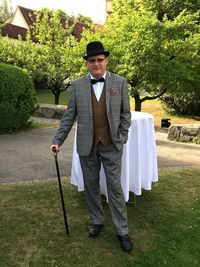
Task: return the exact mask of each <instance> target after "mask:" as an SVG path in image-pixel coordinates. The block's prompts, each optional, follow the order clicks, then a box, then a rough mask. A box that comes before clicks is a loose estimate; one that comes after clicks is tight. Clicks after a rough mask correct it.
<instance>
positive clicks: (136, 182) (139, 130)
mask: <svg viewBox="0 0 200 267" xmlns="http://www.w3.org/2000/svg"><path fill="white" fill-rule="evenodd" d="M75 135H76V133H75ZM100 177H101V178H100V187H101V192H102V194H104V195H107V188H106V181H105V174H104V170H103V168H101V173H100ZM157 181H158V169H157V155H156V143H155V134H154V118H153V115H152V114H149V113H145V112H136V111H134V112H132V113H131V127H130V129H129V138H128V141H127V143H126V144H125V145H124V148H123V155H122V171H121V185H122V189H123V192H124V196H125V200H126V201H128V199H129V191H131V192H133V193H134V194H136V195H141V194H142V189H146V190H151V186H152V182H157ZM71 183H72V184H74V185H76V186H77V187H78V191H84V184H83V175H82V170H81V167H80V161H79V157H78V154H77V152H76V136H75V142H74V149H73V159H72V170H71Z"/></svg>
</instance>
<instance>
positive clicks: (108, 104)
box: [106, 71, 112, 115]
mask: <svg viewBox="0 0 200 267" xmlns="http://www.w3.org/2000/svg"><path fill="white" fill-rule="evenodd" d="M111 85H112V80H111V76H110V72H109V71H107V72H106V109H107V115H108V113H109V107H110V88H112V87H111Z"/></svg>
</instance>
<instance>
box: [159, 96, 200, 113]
mask: <svg viewBox="0 0 200 267" xmlns="http://www.w3.org/2000/svg"><path fill="white" fill-rule="evenodd" d="M161 101H162V103H163V104H164V108H165V110H167V111H168V112H170V113H174V114H177V115H192V116H200V92H199V91H196V92H187V93H186V92H182V94H176V93H172V94H166V95H164V96H162V97H161Z"/></svg>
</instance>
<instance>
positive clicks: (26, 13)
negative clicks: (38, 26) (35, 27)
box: [1, 6, 90, 41]
mask: <svg viewBox="0 0 200 267" xmlns="http://www.w3.org/2000/svg"><path fill="white" fill-rule="evenodd" d="M17 9H19V10H20V12H21V14H22V16H23V18H24V20H25V22H26V24H27V26H28V28H30V26H31V25H32V23H33V22H34V21H35V20H36V16H35V14H34V12H35V10H32V9H29V8H25V7H22V6H17V8H16V10H15V13H14V16H15V14H16V11H17ZM61 23H62V25H63V27H65V25H66V19H61ZM68 25H69V26H72V25H73V21H72V20H69V21H68ZM84 28H86V29H89V28H90V27H89V26H88V25H87V24H85V23H82V22H75V24H74V27H73V31H72V35H74V36H75V37H76V38H77V39H78V40H80V39H81V34H82V32H83V30H84ZM26 33H27V29H26V28H23V27H20V26H17V25H14V24H12V20H11V23H8V24H6V25H5V26H3V27H2V28H1V35H2V36H8V37H10V38H13V39H18V35H21V36H22V40H26ZM32 40H33V41H35V40H34V38H33V37H32Z"/></svg>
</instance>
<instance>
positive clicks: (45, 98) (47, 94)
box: [36, 89, 68, 106]
mask: <svg viewBox="0 0 200 267" xmlns="http://www.w3.org/2000/svg"><path fill="white" fill-rule="evenodd" d="M36 96H37V102H38V103H47V104H54V101H55V100H54V99H55V97H54V95H53V94H52V92H51V90H47V89H42V90H37V91H36ZM67 103H68V92H67V91H64V92H62V93H61V94H60V103H59V104H60V105H65V106H66V105H67Z"/></svg>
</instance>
